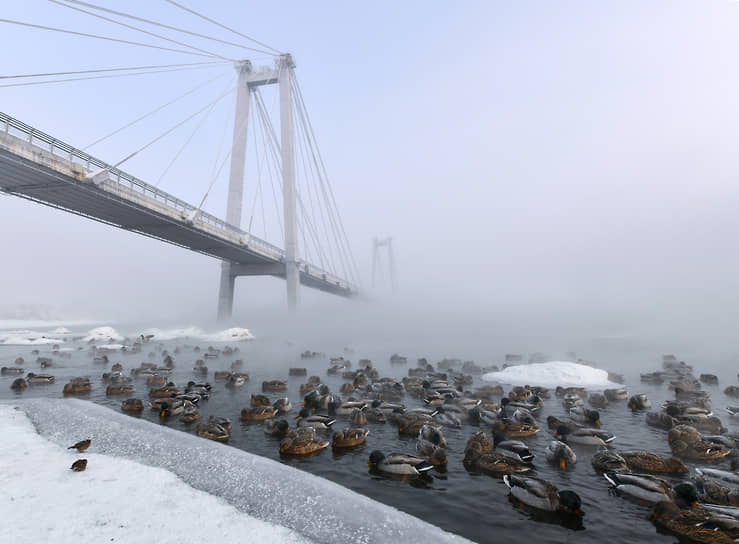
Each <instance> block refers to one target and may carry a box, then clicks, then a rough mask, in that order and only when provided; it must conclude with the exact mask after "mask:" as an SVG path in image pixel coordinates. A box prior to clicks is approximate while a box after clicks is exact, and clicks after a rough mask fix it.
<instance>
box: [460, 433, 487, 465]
mask: <svg viewBox="0 0 739 544" xmlns="http://www.w3.org/2000/svg"><path fill="white" fill-rule="evenodd" d="M491 451H493V445H492V444H491V443H490V440H488V435H487V434H485V431H477V432H476V433H475V434H473V435H472V436H471V437H469V438H468V439H467V444H466V445H465V447H464V462H465V463H466V462H468V461H471V460H472V458H474V457H477V456H479V455H482V454H484V453H490V452H491Z"/></svg>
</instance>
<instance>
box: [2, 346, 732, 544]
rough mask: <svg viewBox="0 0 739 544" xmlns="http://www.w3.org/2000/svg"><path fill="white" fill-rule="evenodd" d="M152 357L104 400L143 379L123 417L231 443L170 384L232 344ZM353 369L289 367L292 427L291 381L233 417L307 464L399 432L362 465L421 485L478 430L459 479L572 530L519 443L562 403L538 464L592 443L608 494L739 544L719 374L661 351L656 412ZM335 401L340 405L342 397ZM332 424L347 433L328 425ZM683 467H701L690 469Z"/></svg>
mask: <svg viewBox="0 0 739 544" xmlns="http://www.w3.org/2000/svg"><path fill="white" fill-rule="evenodd" d="M141 349H142V345H141V343H140V342H137V343H135V344H134V345H133V346H132V347H131V348H130V350H131V351H133V352H134V353H138V352H140V351H141ZM158 350H159V352H158V353H156V352H154V351H152V352H151V353H149V358H150V359H153V358H155V357H161V358H162V363H161V364H155V363H141V364H140V365H139V366H138V367H136V368H133V369H131V370H130V373H129V375H126V374H124V371H123V367H122V365H121V364H120V363H116V364H113V365H112V366H111V367H110V371H109V372H105V373H103V375H102V380H103V382H104V383H105V384H106V395H108V396H116V395H130V394H131V393H133V392H134V388H135V386H134V384H135V382H136V381H142V380H145V382H146V384H147V386H148V387H149V391H148V397H149V399H148V401H147V402H145V401H144V400H142V399H139V398H126V399H124V400H122V402H121V410H123V411H124V412H141V411H142V410H144V409H145V407H146V406H147V405H148V406H149V408H151V409H152V410H155V411H156V412H157V413H158V414H159V416H160V417H161V418H162V419H167V418H174V417H178V418H179V419H180V420H182V421H183V422H184V423H186V424H191V423H196V422H197V425H196V432H197V434H198V435H199V436H201V437H203V438H206V439H210V440H215V441H219V442H227V441H228V440H229V437H230V436H231V433H232V431H233V429H232V424H231V421H230V420H229V419H228V418H226V417H216V416H210V417H209V419H208V420H207V421H200V419H201V412H200V407H199V406H200V405H201V403H203V402H205V401H207V399H208V397H209V395H210V393H211V391H212V387H213V386H212V385H211V384H210V383H207V382H204V381H195V380H190V381H189V382H188V383H187V384H186V385H185V386H184V387H179V386H177V385H176V384H175V383H174V382H172V381H171V380H170V377H169V376H170V373H171V371H172V369H173V368H174V366H175V358H176V357H177V355H178V354H179V353H180V352H181V350H191V351H192V352H194V353H196V354H201V356H202V358H199V359H197V361H196V363H195V365H194V368H193V374H194V375H195V376H196V377H198V378H199V379H201V380H202V379H203V378H206V377H207V376H208V375H209V372H210V371H209V369H208V367H207V366H206V364H205V361H206V360H215V359H218V358H219V357H221V356H231V355H233V356H235V355H236V354H237V353H238V348H231V347H225V348H223V349H216V348H214V347H209V348H207V349H205V350H203V351H201V349H200V348H199V347H197V346H195V347H193V346H184V347H182V348H180V347H178V348H175V349H174V350H173V352H172V353H169V352H168V351H167V350H163V349H162V347H161V346H159V347H158ZM54 353H56V354H59V352H54ZM91 353H92V355H93V357H94V361H95V362H96V363H101V364H104V365H107V364H109V363H110V361H109V358H108V354H107V353H106V352H105V349H104V347H101V348H97V347H95V346H93V350H92V352H91ZM323 357H324V356H323V354H319V353H315V352H305V353H303V354H302V358H303V359H320V358H323ZM38 361H40V362H41V363H42V364H44V368H48V367H52V366H53V362H52V361H51V360H50V358H41V357H40V358H39V360H38ZM390 361H391V363H393V364H395V365H397V364H405V363H407V360H406V359H405V358H404V357H401V356H399V355H393V356H392V357H391V359H390ZM23 363H24V361H23V360H16V364H15V366H13V367H3V368H2V370H1V372H2V374H3V375H13V374H21V373H25V370H24V369H23V367H22V365H23ZM353 366H354V365H353V364H352V363H351V362H350V361H349V360H347V359H345V358H343V357H338V358H332V359H330V360H329V366H328V369H327V374H328V375H329V376H340V377H341V378H343V380H345V381H344V383H343V385H342V386H341V388H340V391H339V392H337V393H335V392H332V391H331V389H330V387H329V386H328V385H327V384H326V383H324V380H322V379H321V378H320V377H319V376H310V377H308V372H307V369H306V368H291V369H290V370H289V375H290V376H306V381H305V383H303V384H302V385H301V386H300V396H301V397H302V404H301V406H299V407H298V409H297V410H295V415H294V416H292V420H293V422H294V423H291V422H290V421H289V419H288V418H287V416H288V414H290V413H291V412H293V406H292V404H291V403H290V400H289V399H288V398H287V397H279V398H274V396H273V397H272V398H270V397H269V396H268V395H267V394H274V393H277V394H280V393H282V392H284V391H286V390H287V387H288V385H287V382H286V381H283V380H270V381H264V382H263V383H262V394H257V395H254V394H252V395H251V398H250V402H249V406H247V407H244V408H243V409H242V410H241V413H240V416H239V417H240V419H241V420H242V421H245V422H255V423H257V422H258V423H261V424H262V425H263V428H264V432H265V433H266V434H267V435H270V436H273V437H277V438H279V439H280V441H279V451H280V454H282V455H295V456H307V455H315V454H317V453H318V452H320V451H322V450H325V449H326V448H328V447H329V446H331V447H333V448H335V449H342V448H354V447H357V446H360V445H363V444H365V443H366V442H367V441H368V440H370V439H369V435H370V430H369V429H368V428H367V424H368V423H372V424H390V425H395V426H396V427H397V429H398V433H399V434H400V435H405V436H410V437H414V438H415V439H416V445H415V451H414V452H383V451H380V450H377V449H376V450H373V451H371V453H370V454H369V458H368V465H369V467H370V470H371V471H372V472H373V473H375V474H382V475H384V476H386V477H389V478H401V479H403V480H407V479H414V478H426V477H428V473H429V472H430V471H442V472H443V471H444V470H445V466H446V464H447V451H446V450H447V442H446V439H445V437H444V430H445V429H447V428H456V429H461V428H466V427H467V426H474V427H479V428H480V430H477V431H475V432H473V433H472V434H471V435H470V436H469V438H468V440H467V442H466V446H465V450H464V460H463V464H464V467H465V468H466V469H467V470H468V471H471V472H478V473H485V474H489V475H491V476H494V477H500V478H502V480H503V482H504V483H505V485H506V486H507V487H508V489H509V495H510V497H511V499H512V500H513V501H514V502H516V503H518V504H519V505H520V506H521V507H522V508H525V509H531V510H533V511H539V512H545V513H547V514H550V515H554V516H559V517H562V518H564V519H568V520H575V521H577V520H578V519H580V518H581V517H582V516H583V515H584V513H583V511H582V501H581V499H580V497H579V496H578V494H577V492H576V491H574V490H560V489H558V488H557V487H556V486H554V485H553V484H551V483H550V482H547V481H545V480H543V479H541V478H538V477H535V476H533V475H532V473H534V472H535V463H534V455H533V454H532V453H531V451H530V450H529V448H528V446H527V445H526V443H525V439H526V438H527V437H530V436H533V435H535V434H537V433H539V432H540V431H541V428H540V424H539V419H540V418H541V416H542V410H543V408H544V406H545V405H546V404H547V403H548V402H551V401H552V400H555V399H557V400H558V401H559V402H561V403H562V405H563V407H564V408H565V410H566V413H567V414H568V417H567V419H559V418H557V417H555V416H554V415H550V416H548V417H547V418H546V420H545V421H546V426H547V428H548V429H549V430H550V432H551V433H552V440H551V442H550V443H549V444H548V447H547V449H546V454H545V458H546V459H545V460H546V462H547V463H549V464H551V465H552V466H553V467H555V468H558V469H561V470H568V469H569V468H571V467H572V466H573V465H575V464H576V463H577V462H578V457H577V455H576V454H575V452H574V451H573V449H572V447H571V446H573V445H577V446H585V447H589V448H590V449H592V452H591V457H590V462H591V464H592V466H593V468H594V469H595V471H596V472H597V473H599V474H601V475H602V477H603V478H604V480H605V481H606V482H607V483H608V484H609V485H610V487H611V489H612V490H613V492H615V493H617V494H619V495H622V496H624V497H627V498H630V499H632V500H636V501H638V502H639V503H642V504H646V505H650V506H651V507H652V510H651V519H652V520H653V521H654V523H655V524H657V525H658V526H660V527H661V528H662V529H664V530H667V531H669V532H672V533H674V534H677V535H680V536H681V537H685V538H687V539H690V540H692V541H695V542H710V543H719V544H721V543H724V542H727V543H728V542H732V543H733V542H735V541H736V540H737V539H739V475H737V473H736V472H735V469H736V465H735V464H734V463H733V462H732V465H731V470H719V469H716V468H711V467H710V463H712V462H715V461H719V460H722V459H724V458H727V457H730V456H731V457H734V456H735V455H739V436H737V435H733V434H730V433H727V432H726V429H725V428H724V427H723V425H722V422H721V420H720V419H719V418H718V417H717V416H716V415H714V414H713V413H712V412H711V400H710V395H709V394H708V393H707V392H706V391H705V390H703V388H702V384H706V383H708V384H712V385H715V384H717V379H716V377H715V376H713V375H707V374H702V375H700V378H699V379H697V378H695V377H694V375H693V372H692V370H693V369H692V367H691V366H689V365H687V364H685V363H684V362H679V361H677V359H675V358H674V357H673V356H664V358H663V363H662V366H663V368H662V369H661V370H659V371H657V372H652V373H648V374H643V375H642V381H643V382H644V383H650V384H655V383H665V382H666V383H667V384H668V387H669V389H670V390H672V391H673V392H674V395H675V399H674V400H670V401H667V402H665V403H664V405H662V406H661V409H660V410H655V411H649V410H650V409H651V408H652V405H651V402H650V400H649V399H648V398H647V396H646V395H644V394H635V395H629V394H628V393H627V391H626V390H625V389H623V388H615V389H606V390H604V391H599V392H588V391H586V390H585V389H584V388H577V387H566V388H563V387H557V388H556V389H555V390H554V391H553V392H552V391H550V390H548V389H546V388H543V387H537V386H518V387H512V388H511V389H510V390H509V391H507V393H506V391H505V390H504V389H503V387H502V386H500V385H493V384H486V385H482V386H480V387H477V388H474V389H465V385H469V384H471V383H472V374H479V373H480V372H482V369H480V368H479V367H477V365H475V364H474V363H471V362H467V363H462V362H461V361H458V360H451V359H445V360H443V361H440V362H439V363H437V365H436V367H434V366H433V365H431V364H429V363H428V361H427V360H426V359H419V360H418V364H417V366H416V367H415V368H409V369H408V376H407V377H405V378H403V379H401V380H395V379H393V378H388V377H380V375H379V372H378V370H377V369H376V368H374V366H373V364H372V362H371V361H370V360H367V359H361V360H359V363H358V364H357V365H356V368H355V369H352V367H353ZM242 367H243V361H242V360H239V359H237V360H235V361H233V363H231V366H230V369H228V370H218V371H215V372H214V374H213V375H214V380H216V381H218V382H224V386H225V387H228V388H232V389H238V388H240V387H242V386H243V385H244V384H245V383H246V382H247V381H248V380H249V376H248V374H247V373H245V372H243V371H242ZM53 381H54V377H53V376H51V375H49V374H35V373H32V372H29V373H27V374H26V376H25V377H24V378H17V379H16V380H15V381H14V382H13V384H12V386H11V387H12V388H13V389H16V390H18V391H22V390H23V389H24V388H26V387H28V386H29V385H30V386H36V385H40V384H47V383H52V382H53ZM92 388H93V385H92V383H91V381H90V380H89V379H88V378H73V379H72V380H70V381H69V383H67V384H66V385H65V386H64V391H63V392H64V394H65V395H77V394H83V393H87V392H89V391H90V390H91V389H92ZM734 391H736V393H734ZM725 393H726V394H727V395H730V396H732V395H733V396H739V388H737V387H734V386H731V387H729V388H727V389H726V390H725ZM340 394H343V395H349V397H348V398H347V399H343V398H342V397H341V396H340ZM405 397H412V398H415V399H418V400H419V401H421V402H416V403H414V404H419V405H420V406H418V407H408V406H406V405H405V404H404V403H403V400H404V399H405ZM614 403H622V404H623V406H624V410H632V411H635V412H638V411H644V412H645V423H646V424H647V425H649V426H652V427H656V428H659V429H663V430H665V431H666V434H665V440H666V441H667V443H668V444H669V447H670V449H671V451H672V453H673V455H674V456H673V457H670V458H665V457H663V456H660V455H657V454H655V453H651V452H649V451H618V450H615V449H613V445H614V442H615V440H616V437H615V436H614V435H613V434H612V433H610V432H608V431H607V430H605V429H604V428H603V427H602V424H603V422H602V421H601V415H600V413H599V411H598V409H602V408H604V407H605V406H607V405H609V404H614ZM728 413H729V416H730V417H735V416H739V408H734V407H730V408H729V409H728ZM338 421H342V422H345V423H346V426H345V427H344V428H343V429H341V430H334V428H335V427H336V426H337V425H336V423H337V422H338ZM488 433H490V434H488ZM83 445H84V443H83ZM87 445H88V446H89V441H88V443H87ZM74 447H77V445H75V446H74ZM684 460H689V461H690V462H692V463H698V464H700V465H701V466H700V467H699V468H695V470H694V472H693V473H692V474H691V473H690V472H689V470H688V468H687V467H686V465H685V464H684ZM85 464H86V461H85ZM73 468H74V467H73ZM78 469H79V468H75V470H78ZM82 470H84V467H82ZM662 474H670V475H676V474H677V475H684V478H683V480H682V481H680V482H679V483H676V484H670V483H669V482H668V481H667V480H665V479H663V478H662V477H660V475H662Z"/></svg>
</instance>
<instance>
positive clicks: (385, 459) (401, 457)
mask: <svg viewBox="0 0 739 544" xmlns="http://www.w3.org/2000/svg"><path fill="white" fill-rule="evenodd" d="M367 465H368V466H369V467H370V469H371V470H374V471H377V472H381V473H383V474H389V475H394V476H406V477H407V476H410V477H415V476H420V475H421V474H423V473H424V472H428V471H429V470H431V469H432V468H434V467H433V465H431V463H429V462H428V461H426V459H423V458H422V457H416V456H415V455H408V454H405V453H390V454H388V455H385V454H384V453H382V452H381V451H380V450H375V451H373V452H372V453H371V454H370V457H369V462H368V463H367Z"/></svg>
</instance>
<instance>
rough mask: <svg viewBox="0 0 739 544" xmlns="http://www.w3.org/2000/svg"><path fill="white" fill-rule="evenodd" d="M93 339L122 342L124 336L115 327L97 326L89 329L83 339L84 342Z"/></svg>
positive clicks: (96, 340)
mask: <svg viewBox="0 0 739 544" xmlns="http://www.w3.org/2000/svg"><path fill="white" fill-rule="evenodd" d="M91 340H93V341H95V342H122V341H123V336H121V335H120V334H118V331H117V330H115V329H114V328H113V327H96V328H94V329H92V330H90V331H88V332H87V336H85V337H84V338H83V339H82V341H83V342H89V341H91Z"/></svg>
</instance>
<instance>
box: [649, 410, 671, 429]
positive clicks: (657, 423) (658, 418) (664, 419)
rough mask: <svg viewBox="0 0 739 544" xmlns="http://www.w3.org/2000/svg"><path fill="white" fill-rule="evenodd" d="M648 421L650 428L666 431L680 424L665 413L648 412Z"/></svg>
mask: <svg viewBox="0 0 739 544" xmlns="http://www.w3.org/2000/svg"><path fill="white" fill-rule="evenodd" d="M646 421H647V425H649V426H650V427H658V428H660V429H664V430H666V431H669V430H670V429H672V428H673V427H674V426H675V425H678V424H679V422H678V421H677V420H676V419H675V418H674V417H672V416H671V415H670V414H667V413H665V412H647V417H646Z"/></svg>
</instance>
